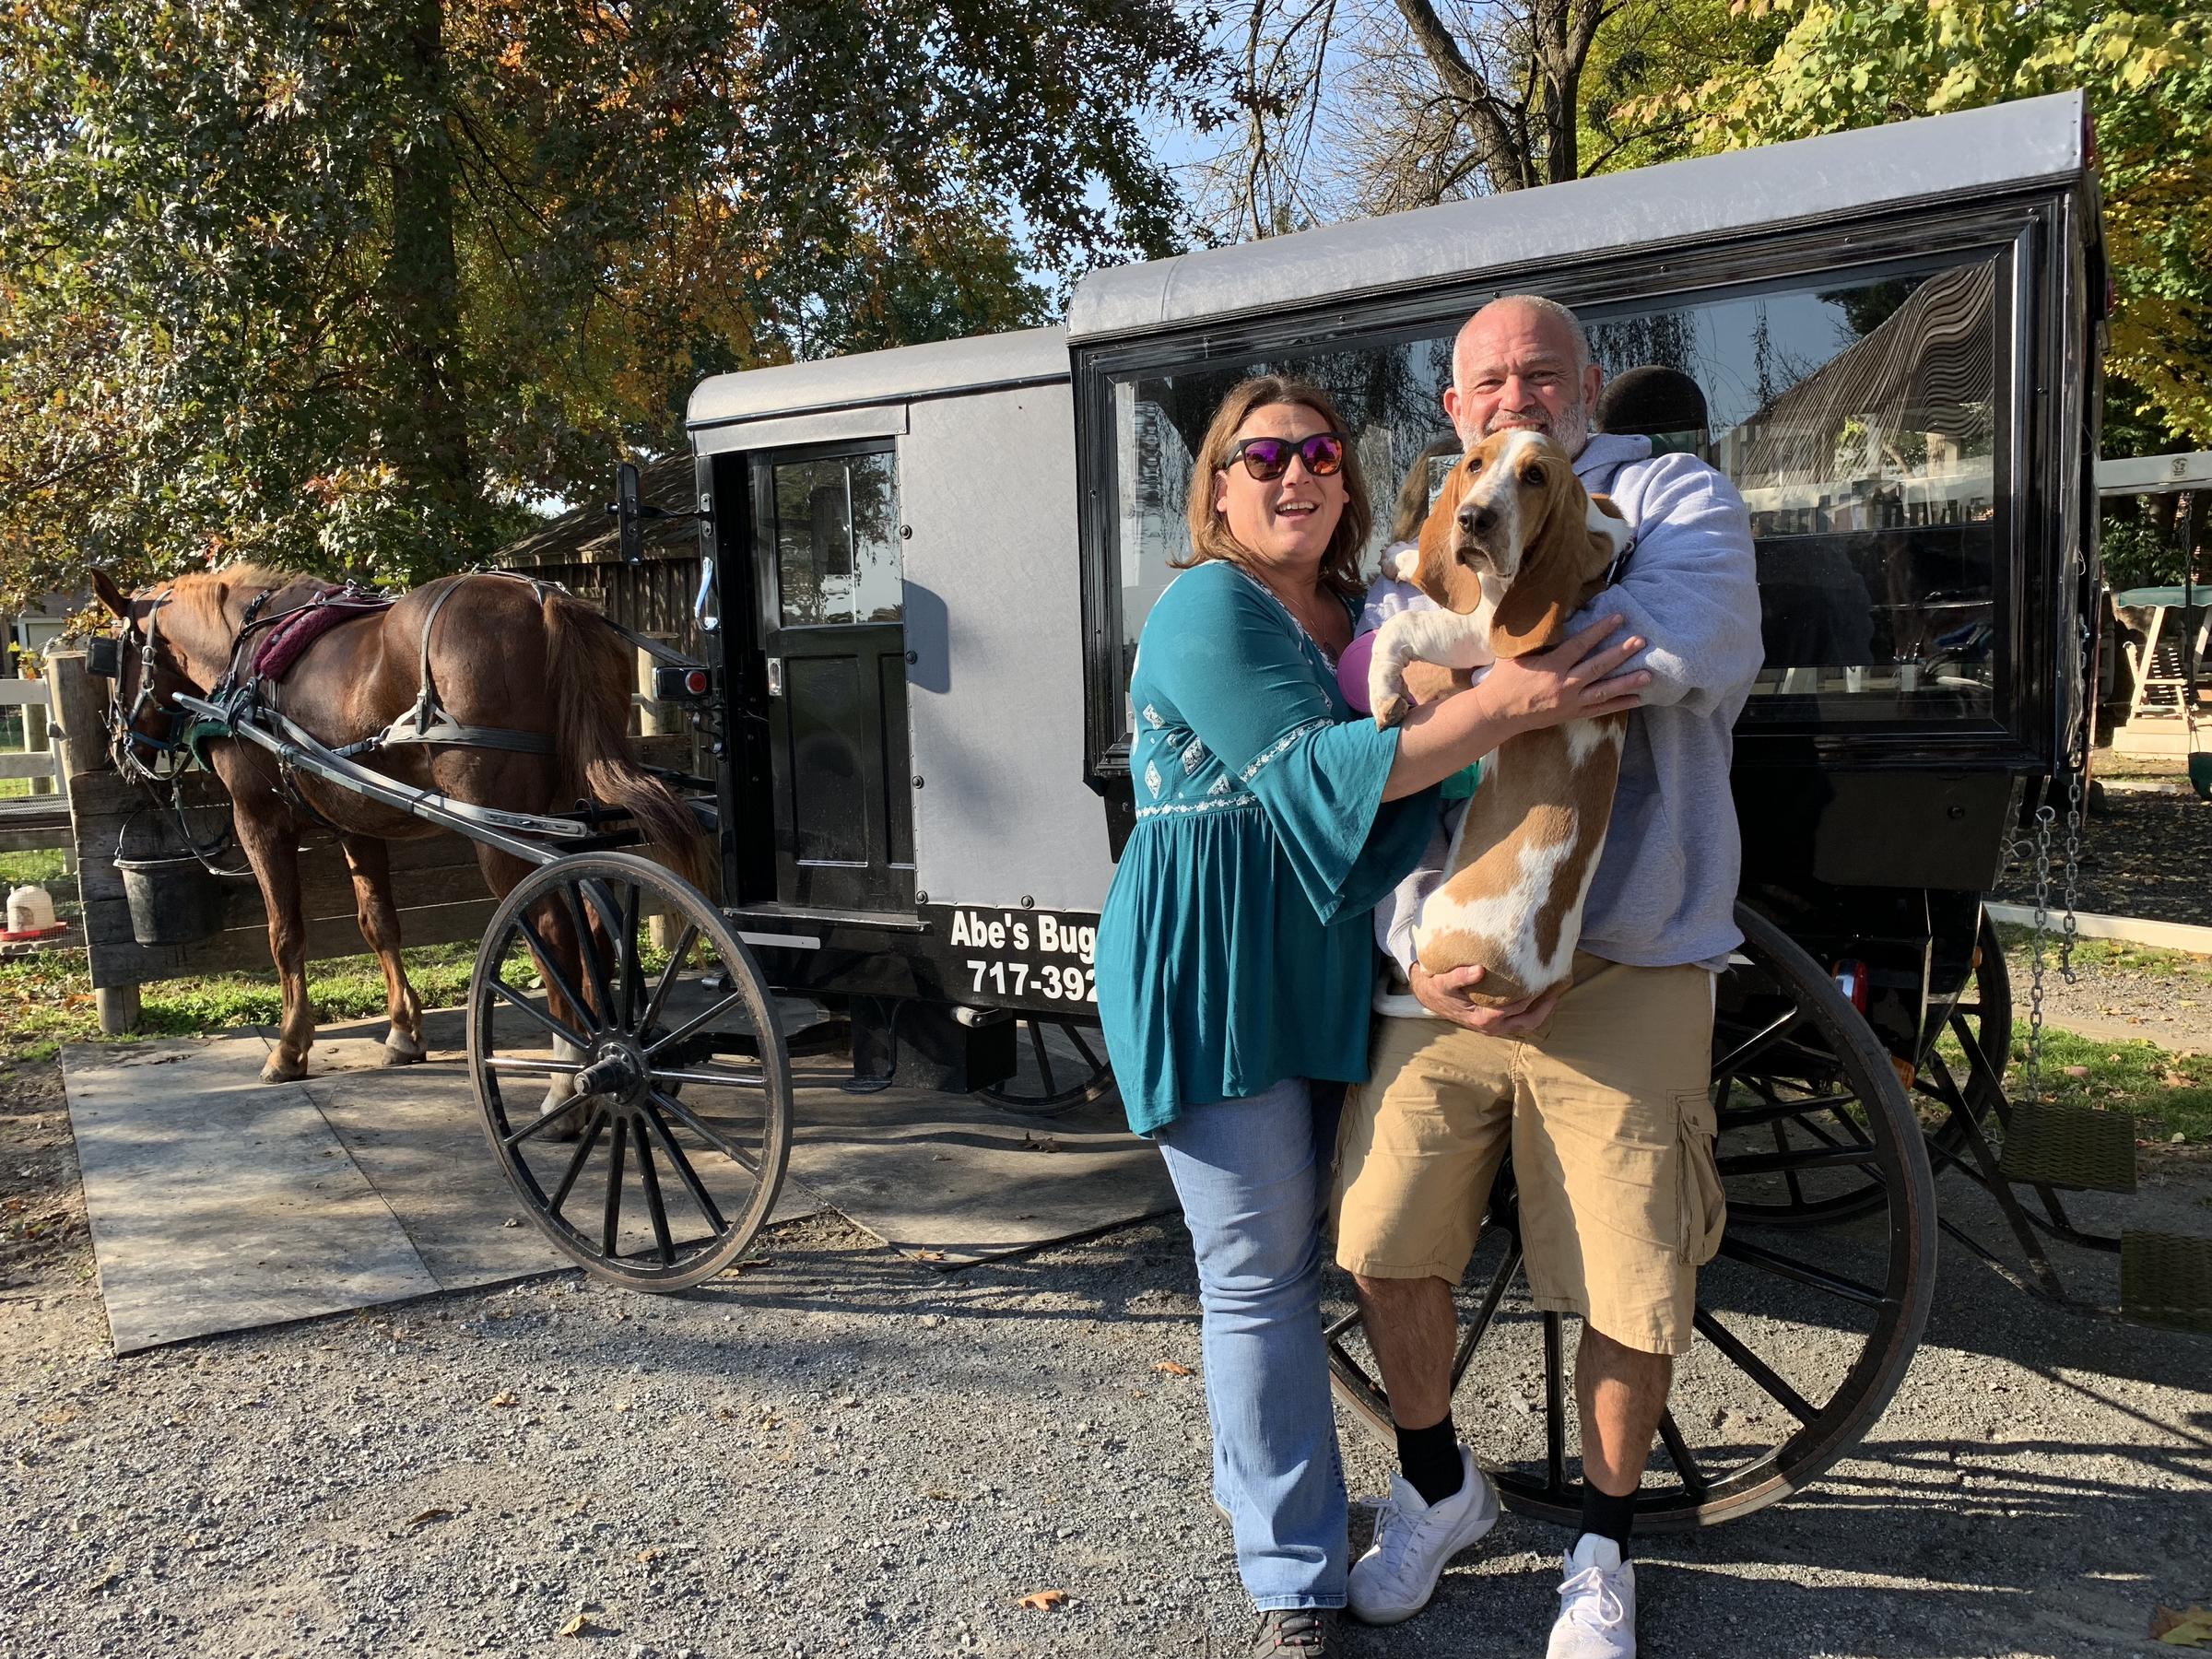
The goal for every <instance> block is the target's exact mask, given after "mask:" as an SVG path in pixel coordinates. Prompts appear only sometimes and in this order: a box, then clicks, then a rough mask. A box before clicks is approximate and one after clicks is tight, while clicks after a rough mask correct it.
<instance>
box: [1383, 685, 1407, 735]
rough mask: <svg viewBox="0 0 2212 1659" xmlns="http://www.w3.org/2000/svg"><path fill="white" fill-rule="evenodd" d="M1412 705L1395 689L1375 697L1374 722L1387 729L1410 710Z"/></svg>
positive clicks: (1404, 716)
mask: <svg viewBox="0 0 2212 1659" xmlns="http://www.w3.org/2000/svg"><path fill="white" fill-rule="evenodd" d="M1412 709H1413V705H1412V704H1411V703H1409V702H1407V701H1406V700H1405V698H1404V697H1402V696H1400V695H1399V694H1398V693H1397V692H1395V691H1390V692H1385V693H1384V694H1383V695H1382V696H1381V697H1378V698H1377V699H1375V724H1377V725H1378V726H1380V727H1382V729H1383V730H1384V731H1388V730H1389V729H1390V728H1391V727H1392V726H1394V725H1396V724H1398V723H1399V722H1400V721H1402V720H1404V719H1405V718H1406V715H1407V714H1408V713H1410V712H1412Z"/></svg>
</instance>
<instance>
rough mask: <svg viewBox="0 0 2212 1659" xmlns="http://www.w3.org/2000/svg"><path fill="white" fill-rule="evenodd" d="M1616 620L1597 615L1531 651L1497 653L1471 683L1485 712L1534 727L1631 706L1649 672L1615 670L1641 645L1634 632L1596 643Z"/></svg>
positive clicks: (1648, 679)
mask: <svg viewBox="0 0 2212 1659" xmlns="http://www.w3.org/2000/svg"><path fill="white" fill-rule="evenodd" d="M1620 625H1621V618H1620V617H1619V616H1618V613H1616V614H1612V615H1607V616H1603V617H1600V618H1598V619H1597V620H1596V621H1594V622H1593V623H1591V624H1590V625H1589V626H1588V627H1587V628H1584V629H1581V630H1579V631H1578V632H1575V633H1571V634H1569V635H1568V636H1567V638H1566V639H1565V640H1563V641H1560V642H1559V644H1557V645H1555V646H1553V647H1552V648H1551V649H1550V650H1549V651H1547V652H1545V653H1542V654H1540V655H1537V656H1525V657H1501V658H1500V659H1499V661H1498V663H1497V665H1496V666H1494V667H1493V668H1491V670H1490V671H1489V673H1488V675H1486V676H1484V677H1483V681H1482V684H1481V685H1479V686H1477V687H1476V688H1475V690H1474V695H1475V696H1477V697H1479V698H1481V699H1482V700H1483V701H1484V705H1485V707H1486V708H1487V709H1488V712H1490V713H1491V714H1493V715H1495V716H1497V717H1498V718H1499V719H1500V720H1503V721H1506V722H1508V723H1509V724H1512V726H1513V727H1514V728H1515V729H1516V730H1519V731H1524V732H1533V731H1539V730H1541V729H1542V728H1544V727H1545V726H1553V725H1558V724H1560V723H1561V722H1563V721H1569V720H1588V719H1591V718H1592V717H1594V716H1595V715H1599V714H1620V713H1626V712H1628V711H1629V710H1630V709H1633V708H1634V707H1636V705H1637V703H1638V702H1639V701H1640V700H1641V693H1642V691H1643V688H1645V687H1646V686H1648V685H1650V684H1651V683H1652V677H1651V675H1650V674H1649V673H1647V672H1646V671H1644V670H1643V669H1641V668H1639V669H1638V670H1636V672H1635V673H1633V674H1618V673H1617V672H1616V671H1617V670H1618V668H1619V667H1620V666H1621V665H1623V664H1624V663H1626V662H1627V661H1628V660H1629V659H1630V657H1632V656H1634V655H1635V654H1636V653H1638V652H1640V651H1641V650H1642V649H1643V647H1644V641H1643V640H1642V639H1641V637H1640V636H1638V635H1636V634H1630V636H1629V637H1628V638H1627V639H1625V640H1620V641H1617V642H1615V643H1613V644H1610V645H1606V646H1604V647H1603V649H1600V642H1601V641H1604V640H1605V639H1606V636H1607V635H1608V634H1610V633H1612V632H1613V631H1614V630H1615V629H1618V628H1619V627H1620Z"/></svg>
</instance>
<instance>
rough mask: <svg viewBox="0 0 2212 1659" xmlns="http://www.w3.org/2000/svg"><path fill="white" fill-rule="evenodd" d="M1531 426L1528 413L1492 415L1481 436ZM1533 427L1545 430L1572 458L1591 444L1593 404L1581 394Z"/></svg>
mask: <svg viewBox="0 0 2212 1659" xmlns="http://www.w3.org/2000/svg"><path fill="white" fill-rule="evenodd" d="M1530 429H1531V427H1530V418H1529V417H1528V416H1527V415H1526V414H1525V413H1524V414H1520V415H1509V416H1504V417H1500V416H1497V415H1493V416H1491V417H1490V418H1489V421H1488V423H1487V424H1486V425H1485V426H1484V428H1483V431H1482V436H1484V437H1485V438H1488V437H1492V436H1494V435H1496V434H1497V433H1499V432H1503V431H1508V430H1515V431H1527V430H1530ZM1534 429H1535V430H1536V431H1540V432H1542V433H1543V434H1544V435H1545V436H1546V437H1547V438H1548V439H1550V440H1551V441H1553V442H1554V443H1556V444H1558V445H1559V448H1560V450H1561V451H1562V452H1563V453H1565V454H1566V456H1567V458H1568V459H1569V460H1570V461H1571V460H1573V459H1575V458H1576V457H1577V456H1578V455H1580V454H1581V453H1583V450H1584V449H1585V448H1587V447H1588V446H1589V443H1590V406H1589V405H1588V404H1586V403H1584V402H1583V400H1582V399H1581V398H1579V397H1578V398H1576V399H1575V401H1574V402H1573V403H1571V404H1570V405H1569V406H1567V407H1566V408H1564V409H1562V410H1561V411H1560V412H1559V414H1558V415H1557V416H1556V417H1548V416H1547V417H1545V418H1542V419H1541V420H1540V421H1539V422H1538V423H1537V424H1536V425H1535V428H1534Z"/></svg>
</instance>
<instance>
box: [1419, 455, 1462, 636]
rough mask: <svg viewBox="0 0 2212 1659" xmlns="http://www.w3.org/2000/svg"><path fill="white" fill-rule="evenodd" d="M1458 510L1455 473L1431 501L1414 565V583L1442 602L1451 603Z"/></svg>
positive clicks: (1440, 603)
mask: <svg viewBox="0 0 2212 1659" xmlns="http://www.w3.org/2000/svg"><path fill="white" fill-rule="evenodd" d="M1458 511H1459V488H1458V475H1457V474H1456V473H1455V474H1453V477H1450V478H1448V479H1446V480H1445V482H1444V487H1443V488H1442V489H1441V490H1440V491H1438V492H1437V497H1436V500H1433V501H1431V502H1430V504H1429V516H1428V517H1427V518H1425V519H1423V520H1422V521H1421V551H1420V559H1419V560H1418V563H1417V564H1416V566H1415V571H1414V578H1413V584H1414V586H1416V587H1418V588H1419V589H1420V590H1421V592H1422V593H1424V594H1428V595H1429V597H1430V598H1431V599H1433V600H1435V601H1436V602H1437V603H1438V604H1439V605H1441V606H1447V607H1448V606H1450V605H1451V603H1452V589H1451V585H1450V583H1451V575H1452V564H1453V559H1452V515H1453V513H1455V512H1458Z"/></svg>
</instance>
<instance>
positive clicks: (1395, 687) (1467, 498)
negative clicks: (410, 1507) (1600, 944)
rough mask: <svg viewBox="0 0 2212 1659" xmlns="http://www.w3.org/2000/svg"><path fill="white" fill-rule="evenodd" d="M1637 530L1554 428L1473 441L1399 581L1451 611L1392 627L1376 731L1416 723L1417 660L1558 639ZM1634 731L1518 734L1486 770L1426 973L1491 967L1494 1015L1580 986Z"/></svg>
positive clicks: (1483, 997)
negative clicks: (1410, 683) (1411, 674)
mask: <svg viewBox="0 0 2212 1659" xmlns="http://www.w3.org/2000/svg"><path fill="white" fill-rule="evenodd" d="M1629 535H1630V532H1629V526H1628V524H1627V522H1626V520H1624V519H1623V518H1622V516H1621V514H1620V512H1619V511H1618V509H1617V508H1615V507H1614V505H1613V503H1612V502H1610V501H1608V500H1606V499H1605V498H1604V497H1603V496H1593V495H1590V494H1588V493H1586V492H1585V491H1584V490H1583V485H1582V480H1580V479H1579V478H1577V477H1575V476H1574V467H1573V465H1572V464H1571V462H1570V461H1569V460H1568V458H1567V456H1566V455H1565V454H1564V453H1561V452H1560V451H1559V449H1558V448H1557V447H1556V446H1555V445H1554V444H1553V443H1552V442H1551V441H1550V440H1549V439H1547V438H1546V437H1545V436H1544V435H1543V434H1541V433H1538V432H1531V431H1521V430H1515V431H1507V432H1499V433H1495V434H1493V435H1492V436H1490V437H1488V438H1486V439H1483V440H1482V441H1479V442H1477V444H1475V445H1474V446H1473V447H1472V448H1470V449H1469V450H1468V451H1467V453H1465V455H1464V456H1462V457H1461V459H1460V461H1459V463H1458V465H1455V466H1454V467H1453V469H1452V473H1451V476H1450V477H1448V478H1447V479H1446V481H1445V484H1444V488H1443V489H1442V491H1441V494H1439V495H1438V497H1437V499H1436V501H1435V503H1434V505H1433V506H1431V507H1430V511H1429V517H1428V520H1427V522H1426V523H1425V524H1423V525H1422V527H1421V535H1420V541H1419V543H1418V548H1417V549H1415V550H1409V551H1406V552H1401V553H1400V554H1399V555H1398V556H1397V561H1398V568H1396V569H1394V570H1391V571H1386V572H1385V573H1386V574H1389V575H1392V576H1395V577H1397V578H1398V579H1399V580H1401V581H1409V582H1413V583H1414V585H1416V586H1417V587H1418V588H1419V589H1420V590H1421V591H1422V592H1423V593H1424V594H1428V595H1429V597H1430V598H1431V599H1433V600H1435V601H1436V602H1437V604H1438V605H1439V606H1441V607H1442V608H1441V610H1433V611H1430V610H1421V611H1406V612H1401V613H1400V614H1399V615H1397V616H1394V617H1393V618H1390V620H1389V621H1387V622H1385V623H1384V624H1383V625H1382V632H1381V634H1380V635H1379V636H1378V638H1377V639H1376V641H1375V648H1374V656H1373V659H1372V664H1371V668H1370V671H1369V693H1370V697H1371V706H1372V708H1373V709H1374V711H1375V721H1376V724H1379V725H1384V726H1388V725H1394V724H1397V723H1398V722H1399V721H1401V720H1403V719H1404V718H1405V717H1406V709H1407V700H1406V685H1405V673H1406V664H1407V663H1409V662H1412V661H1416V660H1418V661H1422V662H1429V663H1435V664H1439V665H1442V666H1445V667H1451V668H1476V667H1480V666H1483V665H1487V664H1489V663H1493V662H1495V661H1497V660H1498V659H1499V658H1500V657H1518V656H1526V655H1530V654H1532V653H1536V652H1542V651H1548V650H1550V649H1551V648H1552V647H1553V646H1555V645H1557V644H1559V641H1561V640H1562V639H1564V638H1565V637H1566V633H1567V622H1568V618H1571V617H1572V616H1573V615H1574V613H1575V612H1576V611H1577V610H1578V609H1580V608H1581V607H1582V606H1583V605H1584V604H1586V603H1588V601H1589V600H1590V599H1592V598H1594V596H1595V595H1596V594H1597V593H1598V592H1599V590H1600V589H1601V588H1602V587H1603V586H1604V584H1605V581H1606V571H1608V570H1609V569H1610V568H1611V566H1612V563H1613V561H1614V559H1615V558H1616V557H1617V556H1618V554H1619V552H1620V550H1621V548H1623V547H1626V546H1627V545H1628V541H1629ZM1627 731H1628V716H1627V715H1625V714H1606V715H1602V716H1600V717H1598V718H1596V719H1593V720H1571V721H1568V722H1566V723H1564V724H1559V725H1555V726H1547V727H1546V728H1544V729H1543V730H1541V731H1535V732H1524V733H1522V734H1521V735H1518V736H1515V737H1512V738H1509V739H1508V740H1507V741H1506V742H1505V743H1504V744H1502V745H1500V747H1499V749H1498V752H1497V753H1496V754H1495V755H1493V756H1491V757H1490V758H1489V759H1488V760H1486V761H1485V763H1484V768H1483V778H1482V785H1481V787H1480V788H1479V789H1477V791H1476V792H1475V795H1474V798H1473V799H1472V800H1471V801H1469V802H1468V804H1467V811H1466V815H1465V817H1464V818H1462V819H1461V820H1460V826H1459V832H1458V834H1457V835H1456V836H1454V837H1453V842H1452V851H1451V856H1450V858H1449V859H1448V861H1447V862H1446V865H1445V877H1444V880H1443V883H1442V885H1441V886H1440V887H1438V888H1436V890H1435V891H1434V892H1432V893H1430V895H1429V898H1428V900H1426V902H1424V903H1423V905H1422V907H1421V913H1420V918H1419V921H1418V923H1417V924H1416V926H1415V930H1414V945H1415V950H1416V952H1417V955H1418V959H1419V961H1420V964H1421V966H1422V967H1423V968H1425V969H1427V970H1428V971H1430V973H1443V972H1446V971H1450V970H1452V969H1454V968H1462V967H1465V966H1467V965H1469V964H1471V963H1478V964H1480V965H1481V967H1482V969H1483V977H1482V980H1481V982H1479V983H1478V984H1477V986H1476V987H1475V988H1474V989H1473V990H1471V991H1470V992H1469V993H1468V995H1469V996H1470V997H1471V999H1472V1000H1474V1001H1476V1002H1477V1003H1482V1004H1486V1005H1488V1006H1503V1005H1505V1004H1509V1003H1515V1002H1519V1001H1522V1000H1523V999H1524V998H1527V997H1531V996H1538V995H1541V994H1544V993H1545V992H1547V991H1549V990H1551V989H1552V988H1553V987H1554V986H1556V985H1559V984H1561V983H1564V982H1566V980H1567V979H1568V978H1569V976H1570V974H1571V971H1572V968H1573V963H1574V950H1575V946H1576V944H1577V942H1578V941H1579V940H1580V938H1581V936H1582V925H1583V901H1584V900H1585V899H1586V898H1587V897H1588V895H1589V891H1590V880H1591V877H1593V876H1594V875H1595V873H1596V871H1597V859H1598V854H1599V853H1601V852H1602V851H1603V850H1604V848H1605V843H1606V820H1607V819H1608V818H1610V816H1611V814H1612V809H1613V786H1614V783H1615V781H1616V780H1617V779H1618V776H1619V771H1620V751H1621V745H1622V742H1623V740H1624V738H1625V737H1626V735H1627Z"/></svg>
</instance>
